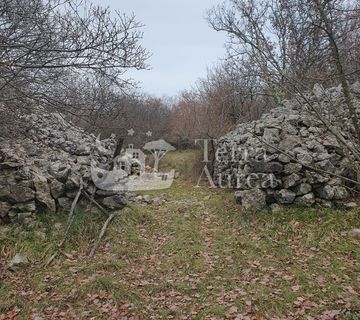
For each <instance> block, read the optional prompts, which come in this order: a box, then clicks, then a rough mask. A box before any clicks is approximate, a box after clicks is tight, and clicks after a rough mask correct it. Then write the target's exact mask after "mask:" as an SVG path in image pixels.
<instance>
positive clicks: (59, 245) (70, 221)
mask: <svg viewBox="0 0 360 320" xmlns="http://www.w3.org/2000/svg"><path fill="white" fill-rule="evenodd" d="M83 188H84V184H83V180H82V178H80V186H79V191H78V193H77V194H76V197H75V199H74V201H73V203H72V204H71V208H70V213H69V217H68V221H67V227H66V230H65V234H64V237H63V239H62V240H61V241H60V243H59V244H58V247H59V248H61V247H62V246H63V245H64V243H65V240H66V238H67V236H68V234H69V231H70V227H71V225H72V223H73V222H74V213H75V207H76V204H77V202H78V201H79V198H80V195H81V193H82V191H83Z"/></svg>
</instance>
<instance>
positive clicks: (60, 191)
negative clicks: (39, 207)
mask: <svg viewBox="0 0 360 320" xmlns="http://www.w3.org/2000/svg"><path fill="white" fill-rule="evenodd" d="M50 192H51V195H52V197H53V198H54V199H58V198H60V197H61V196H63V195H64V194H65V184H63V183H61V182H60V181H58V180H53V181H51V183H50Z"/></svg>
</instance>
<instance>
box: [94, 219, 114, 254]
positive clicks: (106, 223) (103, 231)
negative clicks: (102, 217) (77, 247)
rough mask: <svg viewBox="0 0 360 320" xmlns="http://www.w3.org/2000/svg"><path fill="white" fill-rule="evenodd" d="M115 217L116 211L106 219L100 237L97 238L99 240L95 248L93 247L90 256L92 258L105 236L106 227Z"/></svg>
mask: <svg viewBox="0 0 360 320" xmlns="http://www.w3.org/2000/svg"><path fill="white" fill-rule="evenodd" d="M114 217H115V213H112V214H110V215H109V217H108V218H107V220H106V221H105V223H104V225H103V227H102V228H101V232H100V235H99V238H98V239H97V241H96V242H95V244H94V246H93V248H92V249H91V252H90V254H89V257H90V258H92V257H93V256H94V254H95V251H96V249H97V248H98V247H99V245H100V242H101V239H102V238H103V237H104V234H105V232H106V229H107V227H108V225H109V223H110V222H111V221H112V220H113V219H114Z"/></svg>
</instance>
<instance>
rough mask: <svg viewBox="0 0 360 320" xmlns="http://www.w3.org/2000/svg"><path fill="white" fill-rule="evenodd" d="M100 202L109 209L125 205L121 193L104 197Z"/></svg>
mask: <svg viewBox="0 0 360 320" xmlns="http://www.w3.org/2000/svg"><path fill="white" fill-rule="evenodd" d="M101 202H102V204H103V205H104V206H105V207H107V208H108V209H110V210H119V209H123V208H124V207H125V206H126V205H127V199H126V197H125V196H123V195H115V196H111V197H107V198H104V199H103V200H102V201H101Z"/></svg>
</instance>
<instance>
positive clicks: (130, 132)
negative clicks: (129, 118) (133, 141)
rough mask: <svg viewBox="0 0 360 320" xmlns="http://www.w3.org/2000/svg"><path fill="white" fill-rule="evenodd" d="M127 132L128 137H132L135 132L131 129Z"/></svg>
mask: <svg viewBox="0 0 360 320" xmlns="http://www.w3.org/2000/svg"><path fill="white" fill-rule="evenodd" d="M127 132H128V136H133V135H134V133H135V130H134V129H133V128H131V129H130V130H128V131H127Z"/></svg>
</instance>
